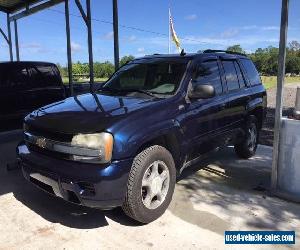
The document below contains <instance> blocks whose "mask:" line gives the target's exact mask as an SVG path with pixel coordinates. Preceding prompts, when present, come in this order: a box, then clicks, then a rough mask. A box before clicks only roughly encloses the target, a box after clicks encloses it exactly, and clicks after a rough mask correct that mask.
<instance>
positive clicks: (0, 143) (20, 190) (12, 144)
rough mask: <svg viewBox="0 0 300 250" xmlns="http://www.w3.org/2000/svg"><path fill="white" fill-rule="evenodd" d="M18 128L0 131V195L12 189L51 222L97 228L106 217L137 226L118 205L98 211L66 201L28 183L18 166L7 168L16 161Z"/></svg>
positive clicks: (18, 139)
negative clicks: (11, 169)
mask: <svg viewBox="0 0 300 250" xmlns="http://www.w3.org/2000/svg"><path fill="white" fill-rule="evenodd" d="M21 138H22V135H21V132H14V133H10V134H9V136H7V135H5V136H4V134H0V183H1V185H0V197H1V196H2V195H4V194H8V193H13V195H14V196H15V198H16V199H17V200H18V201H20V202H21V203H23V204H24V205H25V206H27V207H28V208H30V209H31V210H33V211H34V212H36V213H37V214H39V215H40V216H42V217H43V218H45V219H46V220H48V221H50V222H53V223H60V224H62V225H64V226H67V227H71V228H80V229H91V228H98V227H103V226H106V225H108V222H107V220H106V217H108V218H110V219H112V220H114V221H116V222H118V223H120V224H122V225H126V226H139V225H140V224H138V223H136V222H135V221H133V220H132V219H130V218H129V217H127V216H126V215H125V214H124V213H123V212H122V210H121V209H120V208H116V209H114V210H111V211H101V210H98V209H92V208H87V207H83V206H79V205H76V204H71V203H68V202H65V201H64V200H62V199H59V198H56V197H53V196H51V195H48V194H46V193H45V192H43V191H42V190H39V189H37V188H36V187H35V186H33V185H32V184H30V183H28V182H27V181H26V180H25V179H24V178H23V176H22V172H21V170H13V171H7V169H6V165H7V164H8V163H13V162H15V159H16V156H15V148H16V146H17V144H18V142H19V141H20V140H21Z"/></svg>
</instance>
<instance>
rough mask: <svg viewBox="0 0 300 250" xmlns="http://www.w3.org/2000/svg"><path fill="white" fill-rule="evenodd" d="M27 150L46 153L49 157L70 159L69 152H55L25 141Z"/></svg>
mask: <svg viewBox="0 0 300 250" xmlns="http://www.w3.org/2000/svg"><path fill="white" fill-rule="evenodd" d="M26 145H27V147H28V149H29V151H31V152H36V153H39V154H42V155H46V156H49V157H51V158H56V159H66V160H70V157H71V156H70V155H69V154H64V153H60V152H55V151H50V150H47V149H44V148H40V147H38V146H36V145H34V144H31V143H26Z"/></svg>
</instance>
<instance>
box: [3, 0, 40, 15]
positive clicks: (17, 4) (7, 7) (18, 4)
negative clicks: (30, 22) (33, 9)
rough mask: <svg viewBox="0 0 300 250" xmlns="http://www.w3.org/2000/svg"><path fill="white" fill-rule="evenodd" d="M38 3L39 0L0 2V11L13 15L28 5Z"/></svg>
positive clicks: (8, 0) (7, 0) (4, 0)
mask: <svg viewBox="0 0 300 250" xmlns="http://www.w3.org/2000/svg"><path fill="white" fill-rule="evenodd" d="M38 2H41V0H0V10H1V11H5V12H9V13H13V12H16V11H18V10H20V9H22V8H25V7H26V5H28V4H35V3H38Z"/></svg>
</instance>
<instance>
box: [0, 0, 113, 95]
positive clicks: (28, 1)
mask: <svg viewBox="0 0 300 250" xmlns="http://www.w3.org/2000/svg"><path fill="white" fill-rule="evenodd" d="M112 1H113V29H114V58H115V68H116V69H117V68H118V67H119V37H118V7H117V6H118V5H117V0H112ZM63 2H64V4H65V24H66V40H67V58H68V75H69V87H70V94H71V95H73V78H72V51H71V33H70V14H69V0H47V1H43V0H0V11H2V12H5V13H6V16H7V32H4V30H3V29H2V28H1V26H0V33H1V34H2V36H3V37H4V39H5V41H6V42H7V44H8V47H9V55H10V60H11V61H13V60H14V54H13V46H12V44H13V41H12V33H11V23H12V22H13V23H14V32H15V48H16V52H15V58H16V60H17V61H19V60H20V53H19V39H18V20H19V19H21V18H24V17H27V16H30V15H32V14H34V13H37V12H39V11H42V10H45V9H47V8H49V7H52V6H54V5H57V4H60V3H63ZM75 3H76V5H77V7H78V9H79V12H80V14H81V16H82V19H83V20H84V22H85V24H86V26H87V33H88V41H87V42H88V53H89V70H90V90H92V85H93V83H94V73H93V72H94V69H93V64H94V60H93V36H92V14H91V1H90V0H86V10H84V8H83V6H82V4H81V1H80V0H75Z"/></svg>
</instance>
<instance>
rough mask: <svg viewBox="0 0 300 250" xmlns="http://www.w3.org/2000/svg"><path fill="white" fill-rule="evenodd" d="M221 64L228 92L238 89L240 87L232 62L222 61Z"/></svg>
mask: <svg viewBox="0 0 300 250" xmlns="http://www.w3.org/2000/svg"><path fill="white" fill-rule="evenodd" d="M222 63H223V67H224V71H225V78H226V82H227V88H228V91H231V90H235V89H239V88H240V86H239V81H238V77H237V74H236V70H235V66H234V61H222Z"/></svg>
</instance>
